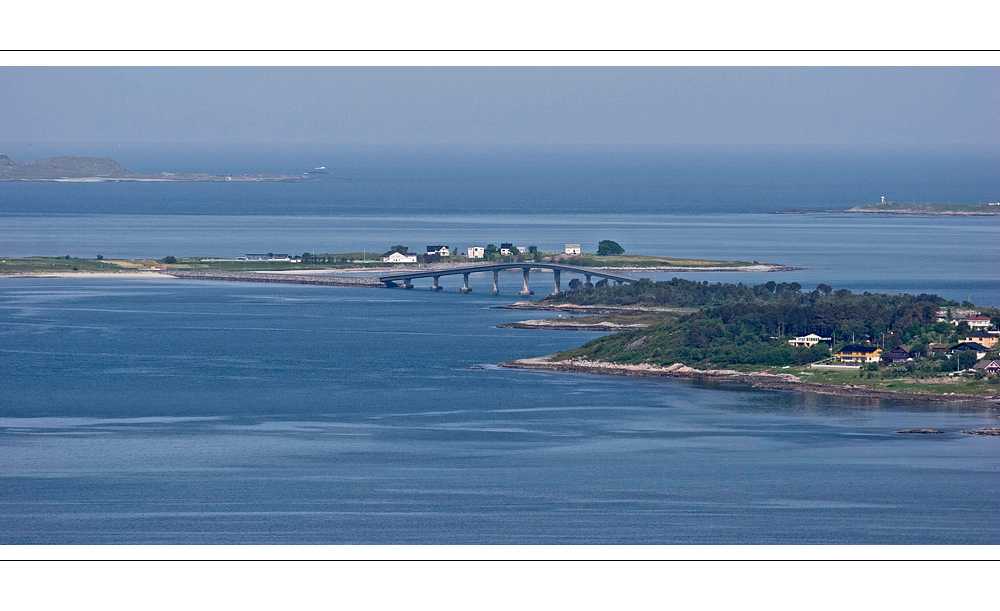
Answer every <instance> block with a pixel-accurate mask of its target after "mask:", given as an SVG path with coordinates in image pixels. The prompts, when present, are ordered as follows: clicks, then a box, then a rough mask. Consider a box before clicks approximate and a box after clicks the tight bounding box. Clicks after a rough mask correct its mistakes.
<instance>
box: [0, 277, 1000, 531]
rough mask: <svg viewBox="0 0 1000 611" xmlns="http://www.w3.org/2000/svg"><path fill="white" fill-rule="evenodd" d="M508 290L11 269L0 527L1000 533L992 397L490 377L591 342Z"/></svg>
mask: <svg viewBox="0 0 1000 611" xmlns="http://www.w3.org/2000/svg"><path fill="white" fill-rule="evenodd" d="M511 279H512V280H513V277H512V278H511ZM489 283H491V279H489V278H483V279H481V280H479V281H478V283H476V284H474V285H473V287H474V289H476V292H473V293H472V294H469V295H463V294H459V293H457V292H454V291H453V290H449V291H446V292H443V293H431V292H430V291H426V290H419V289H417V290H413V291H388V290H378V289H338V288H330V287H315V286H297V285H288V286H270V285H251V284H236V283H209V282H183V281H170V280H137V279H112V280H92V279H90V280H88V279H50V280H32V279H20V280H12V279H7V280H3V281H0V334H2V335H0V448H2V453H0V461H2V468H0V489H2V490H3V494H2V498H0V542H2V543H4V544H23V543H69V544H76V543H213V544H215V543H431V544H437V543H470V544H472V543H475V544H481V543H704V544H709V543H893V544H897V543H904V544H905V543H921V544H926V543H989V544H997V543H1000V521H998V520H997V519H996V517H997V515H998V510H1000V458H998V457H1000V453H998V451H997V449H998V446H997V443H996V439H995V438H984V437H974V436H969V435H963V434H959V433H958V432H957V431H958V430H960V429H967V428H973V427H978V426H995V425H996V424H997V412H996V411H991V410H990V409H989V408H975V407H968V406H960V405H953V406H947V405H946V406H928V405H921V404H919V403H905V402H891V401H887V402H882V403H861V402H855V401H851V400H847V399H843V398H836V397H821V396H812V395H804V394H797V393H790V392H773V391H772V392H763V391H752V390H748V389H745V388H741V387H738V386H732V387H719V386H707V385H699V384H692V383H685V382H677V381H660V380H641V379H638V380H637V379H620V378H612V377H603V376H587V375H556V374H552V373H545V372H528V371H516V370H506V369H500V368H496V367H494V366H492V364H493V363H497V362H499V361H503V360H507V359H512V358H517V357H522V356H527V355H537V354H547V353H551V352H553V351H556V350H560V349H564V348H569V347H573V346H576V345H578V344H580V343H581V342H583V341H585V340H586V339H588V338H591V337H596V334H592V333H576V332H565V333H561V332H537V331H523V330H515V329H498V328H496V325H497V324H499V323H501V322H505V321H511V320H518V319H523V318H524V317H525V313H523V312H521V313H519V312H516V311H503V310H495V309H490V308H491V306H493V305H497V304H498V303H507V302H510V301H512V300H514V299H515V298H516V296H515V295H514V293H513V291H514V290H515V289H516V288H518V287H516V286H515V283H514V282H513V281H511V282H509V283H507V284H506V285H505V284H503V280H502V284H501V286H502V288H503V289H504V291H505V294H504V295H501V296H500V297H494V296H493V295H492V294H489V290H488V289H490V288H491V285H490V284H489ZM476 364H481V365H482V366H483V368H482V369H470V366H471V365H476ZM924 427H927V428H935V429H939V430H943V431H946V432H945V434H942V435H934V436H905V435H899V434H897V433H896V432H895V431H897V430H899V429H901V428H924Z"/></svg>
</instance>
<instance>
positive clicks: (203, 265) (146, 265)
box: [0, 252, 752, 275]
mask: <svg viewBox="0 0 1000 611" xmlns="http://www.w3.org/2000/svg"><path fill="white" fill-rule="evenodd" d="M331 257H332V258H336V259H346V261H337V262H330V263H299V262H295V261H238V260H234V259H214V258H212V257H178V258H177V261H176V262H175V263H170V264H164V263H163V262H162V261H161V260H156V259H103V260H97V259H78V258H75V257H73V258H69V259H67V258H66V257H24V258H19V259H10V258H5V259H0V275H10V274H44V273H57V272H58V273H67V272H68V273H73V272H80V273H88V272H129V271H139V270H142V269H145V270H148V269H150V268H151V267H153V266H154V265H157V266H159V265H166V267H167V268H168V269H176V270H191V271H220V272H258V271H259V272H268V271H270V272H274V271H293V270H321V269H359V268H360V269H365V268H370V267H385V266H390V265H391V266H394V267H398V268H399V269H407V268H408V267H409V266H410V265H412V264H403V263H397V264H390V263H382V262H381V259H380V255H378V254H375V253H370V252H369V253H361V252H348V253H337V254H336V255H331ZM543 258H544V260H546V261H549V260H552V261H554V262H557V263H562V264H565V265H580V266H584V267H705V268H711V267H731V266H742V265H752V264H751V263H747V262H746V261H705V260H700V259H671V258H664V257H646V256H643V255H618V256H609V257H598V256H597V255H582V256H578V257H577V256H574V257H565V256H558V255H556V253H543ZM444 262H447V263H452V264H454V265H467V264H470V263H484V261H483V260H482V259H475V260H469V259H467V258H466V257H450V258H449V259H448V260H446V261H444Z"/></svg>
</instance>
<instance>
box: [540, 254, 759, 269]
mask: <svg viewBox="0 0 1000 611" xmlns="http://www.w3.org/2000/svg"><path fill="white" fill-rule="evenodd" d="M554 262H557V263H562V264H564V265H579V266H582V267H706V268H711V267H742V266H746V265H754V264H756V263H757V262H756V261H752V262H751V261H709V260H705V259H677V258H672V257H649V256H646V255H608V256H603V257H599V256H597V255H590V254H582V255H571V256H566V255H563V256H557V257H555V258H554Z"/></svg>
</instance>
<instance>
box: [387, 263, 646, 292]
mask: <svg viewBox="0 0 1000 611" xmlns="http://www.w3.org/2000/svg"><path fill="white" fill-rule="evenodd" d="M505 269H520V270H523V272H524V288H523V289H521V292H520V294H521V295H531V294H533V291H532V290H531V287H530V285H529V283H528V273H529V270H532V269H550V270H552V275H553V293H558V292H560V291H561V288H560V280H561V276H562V272H568V273H573V274H580V275H582V276H584V277H585V278H586V279H587V282H586V286H593V285H592V284H591V283H590V278H591V277H592V276H597V277H598V278H604V279H605V280H608V281H612V280H613V281H614V282H615V284H620V283H623V282H635V278H629V277H628V276H619V275H618V274H609V273H607V272H603V271H600V270H597V269H594V268H583V267H571V266H569V265H559V264H556V263H496V264H492V265H469V266H465V267H452V268H450V269H436V270H426V271H420V272H409V273H399V274H396V273H393V274H385V275H383V276H379V280H380V281H381V282H384V283H385V285H386V286H388V287H395V286H399V283H402V285H403V288H407V289H412V288H413V284H412V281H413V280H416V279H417V278H433V279H434V284H433V286H431V290H432V291H440V290H441V285H440V284H439V283H438V280H439V279H440V278H441V276H457V275H458V274H462V277H463V279H464V283H463V285H462V288H461V289H459V290H461V291H462V292H463V293H468V292H470V291H471V290H472V289H470V288H469V274H476V273H480V272H493V294H497V293H499V292H500V290H499V281H500V272H501V271H503V270H505Z"/></svg>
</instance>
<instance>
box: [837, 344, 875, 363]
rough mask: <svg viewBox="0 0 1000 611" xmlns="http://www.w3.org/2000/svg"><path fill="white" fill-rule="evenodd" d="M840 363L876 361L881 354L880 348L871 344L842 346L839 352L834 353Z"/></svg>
mask: <svg viewBox="0 0 1000 611" xmlns="http://www.w3.org/2000/svg"><path fill="white" fill-rule="evenodd" d="M834 356H835V357H837V358H838V359H840V362H842V363H877V362H878V359H879V357H881V356H882V350H881V349H880V348H873V347H871V346H853V345H852V346H844V347H843V349H841V351H840V352H838V353H837V354H835V355H834Z"/></svg>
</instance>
